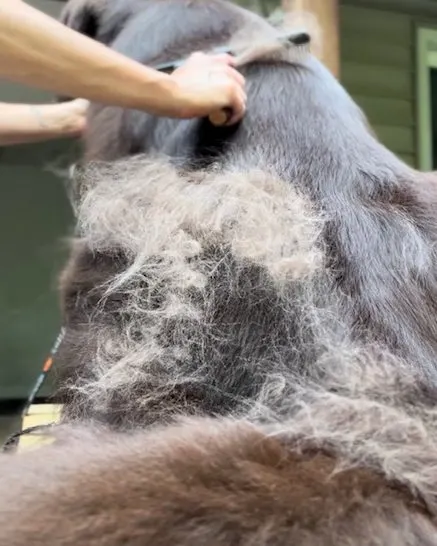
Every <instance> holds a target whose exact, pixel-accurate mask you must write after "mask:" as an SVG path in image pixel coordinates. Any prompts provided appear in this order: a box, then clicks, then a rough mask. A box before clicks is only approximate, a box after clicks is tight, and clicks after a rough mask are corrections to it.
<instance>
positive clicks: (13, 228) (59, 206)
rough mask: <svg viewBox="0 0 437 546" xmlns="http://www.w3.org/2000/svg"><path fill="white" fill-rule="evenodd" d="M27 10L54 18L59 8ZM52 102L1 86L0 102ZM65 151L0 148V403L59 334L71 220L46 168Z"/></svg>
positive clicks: (37, 0)
mask: <svg viewBox="0 0 437 546" xmlns="http://www.w3.org/2000/svg"><path fill="white" fill-rule="evenodd" d="M29 3H31V4H33V5H34V6H35V7H37V8H39V9H42V10H43V11H45V12H47V13H49V14H50V15H53V16H57V14H58V13H59V10H60V8H61V6H62V4H61V3H60V2H55V1H54V0H31V1H30V2H29ZM52 100H53V97H52V96H51V95H50V94H48V93H44V92H41V91H37V90H35V89H30V88H28V87H25V86H21V85H15V84H11V83H7V82H4V81H1V82H0V101H3V102H22V103H44V102H50V101H52ZM72 151H73V150H72V144H71V142H68V141H53V142H50V143H44V144H35V145H26V146H13V147H5V148H0V191H1V196H0V401H4V400H10V399H22V398H24V397H26V396H27V394H28V391H29V389H30V387H31V385H32V384H33V382H34V381H35V379H36V377H37V375H38V373H39V371H40V368H41V366H42V363H43V361H44V358H45V356H46V354H47V352H48V351H49V350H50V348H51V345H52V343H53V342H54V339H55V337H56V336H57V334H58V331H59V328H60V316H59V305H58V301H57V293H56V283H57V275H58V271H59V269H60V266H61V264H62V263H63V262H64V260H65V255H66V252H65V250H66V249H65V245H64V244H63V242H62V238H64V237H65V236H66V235H67V234H68V233H69V231H70V230H71V228H72V225H73V215H72V211H71V210H70V205H69V203H68V199H67V196H66V192H65V187H64V184H63V181H62V179H61V178H60V177H59V176H57V175H55V174H54V173H53V172H52V171H51V168H53V167H59V166H61V165H65V164H67V163H68V161H69V159H70V158H71V154H72ZM46 393H47V389H46ZM0 429H1V423H0Z"/></svg>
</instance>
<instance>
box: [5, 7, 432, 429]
mask: <svg viewBox="0 0 437 546" xmlns="http://www.w3.org/2000/svg"><path fill="white" fill-rule="evenodd" d="M29 3H30V4H32V5H33V6H35V7H37V8H39V9H40V10H43V11H45V12H46V13H48V14H50V15H52V16H55V17H56V16H57V15H58V14H59V12H60V10H61V9H62V4H63V2H62V1H60V0H29ZM237 3H239V4H241V5H244V6H245V7H248V8H250V9H252V10H254V11H257V12H259V13H261V14H263V15H264V16H266V17H273V18H275V19H276V20H280V18H281V17H282V14H283V13H284V10H289V9H292V8H298V9H303V10H307V11H312V12H313V13H314V14H315V15H316V17H317V19H318V23H319V25H320V27H321V29H322V41H323V50H322V57H323V60H324V62H325V63H326V64H327V65H328V67H329V68H330V69H331V70H332V71H333V72H334V73H335V74H336V75H337V76H338V77H339V79H340V80H341V82H342V83H343V84H344V85H345V87H346V89H347V90H348V91H349V92H350V93H351V94H352V96H353V97H354V99H355V100H356V101H357V102H358V104H359V105H360V106H361V107H362V108H363V109H364V111H365V113H366V114H367V116H368V117H369V120H370V123H371V124H372V126H373V128H374V130H375V131H376V133H377V135H378V137H379V138H380V139H381V140H382V142H383V143H384V144H385V145H386V146H388V148H390V149H391V150H392V151H393V152H394V153H395V154H397V155H398V156H399V157H401V158H402V159H403V160H404V161H406V162H407V163H408V164H410V165H412V166H414V167H417V168H420V169H423V170H431V169H437V108H436V106H437V0H294V1H293V0H286V1H284V0H282V1H281V0H240V1H239V2H237ZM52 100H53V97H51V96H49V95H47V94H45V93H42V92H40V91H36V90H33V89H28V88H26V87H23V86H19V85H14V84H10V83H7V82H3V81H0V101H1V102H23V103H44V102H50V101H52ZM74 153H75V150H74V145H72V144H71V143H69V142H66V141H55V142H50V143H45V144H35V145H26V146H13V147H8V148H3V149H2V148H0V192H1V198H0V256H1V258H0V439H1V438H2V437H4V436H5V435H6V434H7V433H9V432H10V431H12V430H17V429H18V428H19V426H20V419H19V417H18V415H19V412H20V410H21V408H22V406H23V404H24V402H25V399H26V397H27V395H28V393H29V391H30V389H31V388H32V385H33V383H34V381H35V380H36V378H37V376H38V374H39V371H40V368H41V365H42V363H43V361H44V359H45V357H46V355H47V353H48V351H49V350H50V348H51V345H52V344H53V342H54V340H55V338H56V337H57V335H58V332H59V329H60V316H59V311H58V304H57V295H56V282H57V273H58V271H59V268H60V266H61V264H62V263H63V261H64V259H65V248H64V246H63V242H62V238H65V236H67V235H68V234H69V233H71V230H72V226H73V218H72V212H71V210H70V207H69V204H68V200H67V196H66V191H65V182H64V181H63V180H62V179H61V178H60V177H59V176H58V175H57V174H56V172H54V171H56V169H58V168H60V167H62V166H65V165H67V164H68V162H69V160H70V158H71V157H72V156H74ZM50 390H51V384H50V381H49V382H48V383H47V384H46V386H45V387H44V389H43V391H42V395H43V396H47V395H48V394H49V393H50Z"/></svg>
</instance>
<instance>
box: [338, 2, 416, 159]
mask: <svg viewBox="0 0 437 546" xmlns="http://www.w3.org/2000/svg"><path fill="white" fill-rule="evenodd" d="M340 33H341V62H342V65H341V80H342V83H343V84H344V85H345V87H346V89H347V90H348V91H349V93H351V95H352V96H353V97H354V99H355V100H356V101H357V102H358V104H359V105H360V106H361V107H362V108H363V110H364V111H365V113H366V114H367V116H368V118H369V121H370V123H371V125H372V126H373V128H374V129H375V131H376V134H377V135H378V137H379V138H380V139H381V141H382V142H383V143H384V144H385V145H386V146H387V147H388V148H389V149H391V150H392V151H393V152H394V153H396V154H397V155H398V156H400V157H401V158H402V159H404V160H405V161H406V162H408V163H409V164H411V165H416V163H417V144H416V142H417V139H416V113H415V112H416V109H415V101H416V98H415V92H416V91H415V89H416V83H415V81H416V80H415V50H416V46H415V30H414V20H413V17H412V16H411V15H407V14H401V13H395V12H392V11H391V12H385V11H380V10H377V9H370V8H361V7H356V6H341V9H340Z"/></svg>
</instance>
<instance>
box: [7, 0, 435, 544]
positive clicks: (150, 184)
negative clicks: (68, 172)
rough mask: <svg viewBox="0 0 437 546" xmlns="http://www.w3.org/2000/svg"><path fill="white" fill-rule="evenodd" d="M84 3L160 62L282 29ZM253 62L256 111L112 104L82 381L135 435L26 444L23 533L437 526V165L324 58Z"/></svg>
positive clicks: (67, 369) (98, 31)
mask: <svg viewBox="0 0 437 546" xmlns="http://www.w3.org/2000/svg"><path fill="white" fill-rule="evenodd" d="M64 21H65V22H66V23H67V24H69V26H72V27H73V28H76V29H77V30H79V31H82V32H84V33H86V34H88V35H90V36H91V37H93V38H95V39H98V40H100V41H102V42H103V43H106V44H108V45H110V46H111V47H114V48H115V49H117V50H119V51H121V52H123V53H126V54H128V55H130V56H132V57H134V58H136V59H137V60H140V61H141V62H144V63H148V64H152V63H153V62H161V61H164V60H168V59H169V58H178V57H180V56H181V55H184V54H185V53H189V52H191V51H193V50H194V49H204V48H209V47H212V46H216V45H223V44H225V43H228V42H232V41H233V39H234V37H238V39H239V40H243V41H244V39H245V38H244V37H245V36H246V40H248V38H247V37H248V36H249V35H250V36H253V33H254V32H255V34H256V36H257V38H258V39H259V38H262V37H263V36H272V34H273V33H274V32H275V31H274V30H273V29H272V28H271V27H270V26H269V25H268V24H267V23H266V22H264V21H262V20H261V19H259V18H257V17H256V16H254V15H253V14H248V13H247V12H245V11H244V10H241V9H239V8H236V7H235V6H231V5H229V4H227V3H224V2H222V1H221V0H136V1H133V0H125V1H118V0H112V1H111V0H106V1H105V0H102V1H100V2H87V1H86V0H85V1H84V0H81V1H80V2H77V1H76V2H75V1H74V0H73V1H72V2H70V3H69V4H68V5H67V9H66V12H65V14H64ZM252 61H253V59H252ZM242 70H243V71H244V74H245V76H246V78H247V89H248V95H249V103H248V113H247V115H246V117H245V119H244V121H243V123H242V124H241V125H240V126H238V127H234V128H214V127H212V126H211V125H210V124H209V123H208V122H207V121H205V120H203V121H177V120H168V119H161V120H158V119H156V118H154V117H153V116H149V115H146V114H140V113H132V112H127V111H123V110H120V109H116V108H109V107H103V106H94V107H93V111H92V112H91V115H90V119H89V135H88V138H87V141H86V151H85V158H86V160H87V161H91V160H92V163H91V164H90V165H88V166H85V169H84V171H83V172H80V173H79V176H78V191H77V202H76V212H77V218H78V234H77V240H76V241H75V245H74V249H73V252H72V255H71V259H70V262H69V264H68V266H67V268H66V269H65V271H64V273H63V276H62V282H61V293H62V303H63V309H64V317H65V326H66V332H67V335H66V338H65V340H64V342H63V344H62V347H61V351H60V355H59V361H58V362H59V365H60V369H61V372H62V377H61V380H60V382H61V390H60V396H62V400H63V401H65V402H66V412H65V415H64V421H66V422H68V421H71V420H79V421H87V420H93V421H96V422H100V423H103V424H104V425H107V426H109V427H110V428H118V429H120V430H121V431H124V433H123V434H122V433H121V432H118V433H114V432H105V433H103V436H102V437H100V436H98V435H97V436H96V437H94V436H93V435H92V434H91V433H86V432H81V431H79V432H78V437H77V438H76V439H75V440H72V441H71V445H68V442H67V445H65V443H64V441H60V443H59V445H56V446H54V447H51V448H47V449H44V451H41V453H35V454H33V453H32V454H31V456H26V457H25V458H21V457H20V458H19V459H16V460H12V459H8V461H7V462H3V465H5V466H4V468H6V467H7V464H11V465H12V468H11V470H9V473H10V474H11V476H10V477H8V478H7V479H6V478H5V480H3V481H2V484H1V490H0V495H2V501H1V502H2V504H1V505H0V514H3V513H4V516H3V515H2V516H0V518H2V519H0V533H3V537H4V538H5V540H4V542H5V543H7V542H8V541H7V540H6V538H7V539H8V540H9V542H8V543H10V544H14V545H16V546H22V545H23V544H25V543H26V542H28V541H29V537H30V536H36V537H37V539H38V540H40V543H41V544H45V545H46V544H50V543H52V544H56V545H58V544H65V545H70V544H71V545H72V544H79V543H86V544H90V545H92V544H102V545H104V546H109V545H114V546H115V545H117V546H118V545H121V544H124V543H126V544H131V545H134V544H144V543H145V542H146V543H152V542H153V544H156V545H160V544H162V545H170V544H180V545H184V544H193V546H196V545H199V546H200V545H204V544H208V545H211V546H220V545H222V544H223V545H224V544H232V545H234V544H235V545H245V546H246V545H247V546H249V545H255V544H256V545H264V544H265V545H266V546H267V545H269V546H272V545H278V546H279V545H282V544H284V545H285V544H301V545H305V546H317V545H322V544H323V545H328V546H329V545H332V546H333V545H339V546H343V545H344V546H346V545H351V544H354V545H356V546H371V545H372V546H376V545H380V544H383V545H385V546H389V545H392V544H396V545H399V546H403V545H405V546H407V545H409V546H413V545H417V546H419V545H428V544H429V545H432V544H437V533H436V531H437V529H436V527H435V516H436V508H437V506H436V498H435V495H436V485H437V481H436V477H435V476H436V471H437V468H436V463H437V446H436V441H437V428H436V419H435V410H434V409H433V404H434V400H435V387H436V385H437V368H436V363H437V325H436V319H435V317H436V316H437V277H436V271H437V269H436V266H437V259H436V251H435V243H436V240H437V216H436V213H435V211H436V206H437V195H436V188H437V184H436V182H435V179H434V176H433V175H424V174H421V173H418V172H416V171H414V170H413V169H411V168H409V167H407V166H406V165H405V164H403V163H402V162H401V161H400V160H398V159H397V158H396V157H395V156H394V155H393V154H391V153H390V152H389V151H388V150H386V149H385V147H384V146H382V145H381V144H380V143H379V142H378V141H377V140H376V139H375V137H374V135H373V134H372V132H371V131H370V130H369V127H368V124H367V121H366V119H365V117H364V115H363V114H362V112H361V111H360V110H359V109H358V107H357V106H356V105H355V104H354V102H353V101H352V100H351V99H350V97H349V96H348V95H347V93H346V92H345V91H344V90H343V89H342V87H341V85H340V84H339V83H338V82H336V81H335V79H334V78H333V77H332V76H331V75H330V74H329V73H328V72H327V71H326V70H325V69H324V68H323V67H322V66H321V65H320V64H319V63H318V62H317V61H316V60H315V59H313V58H312V57H310V56H308V57H305V58H302V59H297V58H295V57H293V55H292V54H291V56H288V57H287V55H285V54H284V53H281V55H280V56H279V58H278V57H276V56H275V58H274V59H269V58H263V59H259V60H257V61H255V62H251V63H250V64H248V65H247V66H246V67H245V68H243V69H242ZM134 154H140V155H138V156H137V157H135V158H134V157H131V156H132V155H134ZM115 159H117V160H118V161H116V162H112V161H111V162H110V163H106V162H105V161H106V160H115ZM102 161H103V162H102ZM181 416H185V417H186V416H190V418H191V419H192V420H190V421H188V422H182V423H181V422H180V418H181ZM131 428H134V429H145V430H142V431H136V432H129V433H127V432H126V430H129V429H131ZM44 461H48V463H47V464H48V466H47V467H46V468H44ZM30 476H35V477H34V478H31V477H30ZM26 480H29V482H27V481H26ZM44 490H45V491H46V492H45V497H44V493H43V491H44ZM37 499H40V502H35V501H36V500H37ZM41 499H42V500H41ZM3 506H4V509H3ZM21 514H24V515H23V516H21ZM23 518H26V519H27V522H28V523H26V521H25V519H23ZM38 521H41V525H39V524H38ZM17 529H19V531H17ZM14 540H15V542H14ZM11 541H12V542H11ZM32 543H35V544H38V542H32Z"/></svg>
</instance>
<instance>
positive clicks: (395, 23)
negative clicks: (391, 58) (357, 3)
mask: <svg viewBox="0 0 437 546" xmlns="http://www.w3.org/2000/svg"><path fill="white" fill-rule="evenodd" d="M340 29H341V32H343V31H344V30H345V29H348V31H349V32H355V33H358V34H362V33H365V34H367V40H366V42H364V43H363V47H365V46H366V45H367V43H370V42H373V41H381V39H382V40H383V41H385V43H390V44H398V45H406V44H411V43H413V41H414V29H413V26H412V24H411V18H410V17H409V16H408V15H403V14H398V13H393V12H384V11H378V10H374V9H366V8H359V7H351V6H341V7H340Z"/></svg>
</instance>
